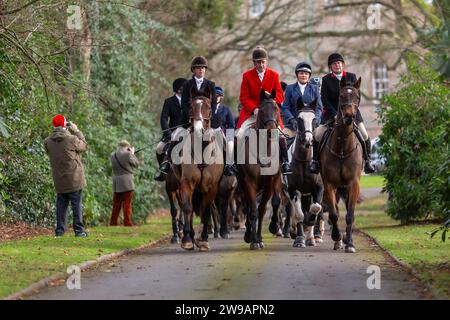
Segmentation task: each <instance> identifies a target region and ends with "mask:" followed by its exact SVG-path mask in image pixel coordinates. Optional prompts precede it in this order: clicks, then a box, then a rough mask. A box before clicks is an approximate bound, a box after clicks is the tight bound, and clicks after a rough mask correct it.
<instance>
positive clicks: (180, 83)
mask: <svg viewBox="0 0 450 320" xmlns="http://www.w3.org/2000/svg"><path fill="white" fill-rule="evenodd" d="M186 81H187V80H186V79H184V78H178V79H175V81H174V82H173V83H172V89H173V92H177V91H178V90H180V88H181V87H182V86H183V84H184V83H185V82H186Z"/></svg>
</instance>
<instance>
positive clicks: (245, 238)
mask: <svg viewBox="0 0 450 320" xmlns="http://www.w3.org/2000/svg"><path fill="white" fill-rule="evenodd" d="M244 241H245V242H246V243H250V242H252V235H251V234H250V232H249V233H247V232H246V233H245V234H244Z"/></svg>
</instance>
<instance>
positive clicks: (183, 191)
mask: <svg viewBox="0 0 450 320" xmlns="http://www.w3.org/2000/svg"><path fill="white" fill-rule="evenodd" d="M193 192H194V188H193V187H192V185H191V183H190V182H189V181H187V180H182V181H181V183H180V196H181V202H182V211H183V216H184V226H183V239H182V240H181V247H182V248H183V249H186V250H193V249H194V243H193V239H194V238H193V237H194V234H195V231H194V228H193V218H194V217H193V207H192V194H193Z"/></svg>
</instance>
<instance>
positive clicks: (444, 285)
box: [355, 196, 450, 299]
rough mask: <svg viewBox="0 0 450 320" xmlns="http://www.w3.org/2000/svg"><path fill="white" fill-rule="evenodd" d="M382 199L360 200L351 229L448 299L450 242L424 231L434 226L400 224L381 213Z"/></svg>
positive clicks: (449, 286) (383, 199) (382, 207)
mask: <svg viewBox="0 0 450 320" xmlns="http://www.w3.org/2000/svg"><path fill="white" fill-rule="evenodd" d="M385 203H386V196H380V197H376V198H372V199H369V200H366V201H364V202H363V203H362V204H361V205H359V206H358V207H357V211H356V212H357V216H356V219H355V226H356V227H357V228H358V229H361V230H362V231H364V232H365V233H367V234H369V235H370V236H372V237H373V238H375V239H376V240H377V241H378V243H379V244H380V245H381V246H382V247H383V248H384V249H386V250H388V251H389V252H390V253H391V254H392V255H393V256H395V257H396V258H398V259H399V260H401V261H403V262H405V263H407V264H409V265H410V266H412V267H413V268H414V269H415V270H416V271H417V272H418V274H419V275H420V277H421V280H422V281H424V282H426V283H427V284H429V285H430V286H432V287H433V288H435V289H436V291H437V292H438V293H439V294H440V295H441V296H442V297H444V298H447V299H450V243H449V242H442V241H441V239H440V237H435V238H433V239H430V235H429V234H427V233H426V232H428V231H431V230H433V229H435V228H436V227H438V226H439V225H438V224H433V223H427V222H425V221H423V222H420V223H416V224H409V225H400V222H399V221H397V220H393V219H391V218H390V217H389V216H388V215H387V214H386V213H385V212H384V211H383V210H384V206H385Z"/></svg>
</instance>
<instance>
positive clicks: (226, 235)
mask: <svg viewBox="0 0 450 320" xmlns="http://www.w3.org/2000/svg"><path fill="white" fill-rule="evenodd" d="M220 237H221V238H222V239H230V238H231V236H230V234H229V233H228V232H227V233H221V234H220Z"/></svg>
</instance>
